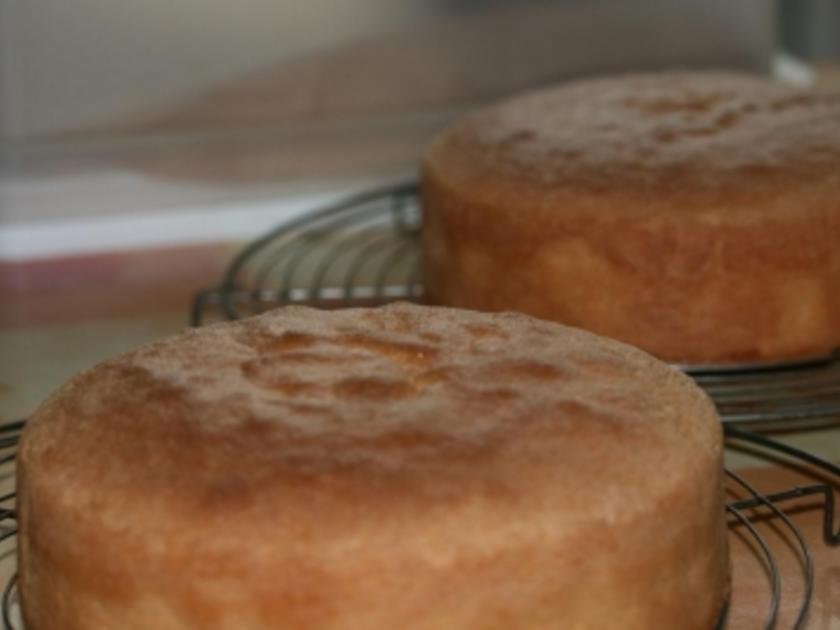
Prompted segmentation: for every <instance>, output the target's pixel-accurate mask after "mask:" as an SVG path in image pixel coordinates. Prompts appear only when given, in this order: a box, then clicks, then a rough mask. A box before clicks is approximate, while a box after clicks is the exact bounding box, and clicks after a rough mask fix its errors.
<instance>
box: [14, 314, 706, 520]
mask: <svg viewBox="0 0 840 630" xmlns="http://www.w3.org/2000/svg"><path fill="white" fill-rule="evenodd" d="M23 448H24V449H26V451H27V452H26V457H27V459H28V460H30V461H38V462H39V464H38V469H37V472H38V475H39V476H41V475H46V476H49V475H51V474H59V471H60V474H61V477H62V483H61V484H60V488H59V489H60V491H61V492H62V495H63V496H65V497H66V498H67V500H68V501H72V502H74V504H76V505H80V506H85V505H89V504H91V503H97V504H98V508H97V511H96V518H97V519H99V520H101V521H103V522H111V523H112V524H113V525H114V526H115V527H119V528H121V529H126V528H128V529H130V528H131V527H132V526H133V525H132V521H131V519H126V518H125V514H126V513H127V511H131V510H135V507H127V505H128V504H130V505H131V506H137V505H142V506H143V510H147V513H149V514H155V513H157V512H156V511H155V510H160V509H164V510H165V512H164V513H167V514H169V515H170V516H171V521H172V522H171V524H172V526H175V524H176V522H177V521H178V514H181V516H182V517H183V518H184V519H188V520H191V519H193V520H194V519H195V518H199V517H201V518H204V519H210V518H212V517H211V516H210V514H211V513H217V514H221V513H224V510H225V509H226V507H230V506H236V508H237V509H239V510H244V511H246V512H248V513H249V514H250V515H251V517H252V518H250V519H248V522H249V523H255V524H259V523H262V524H263V525H266V526H270V527H272V528H277V527H282V523H283V522H285V521H286V519H287V518H288V519H289V522H288V523H287V524H289V526H294V527H304V526H305V523H306V522H309V521H310V520H311V521H312V522H318V523H320V522H321V521H322V520H323V518H322V517H321V516H319V509H318V503H319V502H318V500H317V498H316V497H318V496H322V495H323V496H326V495H329V496H331V499H330V500H331V501H334V502H335V503H336V504H337V505H343V504H345V503H346V505H345V508H346V509H348V510H350V511H351V512H352V510H353V506H358V505H368V504H370V505H376V506H377V508H376V509H377V510H399V509H402V508H405V507H406V505H404V502H402V501H399V500H395V501H386V500H384V497H386V496H389V495H393V494H394V493H397V494H403V493H407V494H408V495H410V496H411V497H412V503H418V504H420V505H423V504H425V503H426V502H428V504H429V505H432V504H434V505H438V506H439V504H440V502H441V501H443V504H444V505H445V504H446V503H447V499H446V497H450V498H451V499H452V500H454V497H456V496H457V497H461V498H462V499H463V498H464V497H468V496H473V497H481V496H485V495H486V493H487V492H491V491H492V492H500V491H501V492H504V493H514V494H515V493H517V492H518V491H521V492H522V497H523V499H521V500H522V501H524V500H525V499H524V497H525V496H528V494H529V493H530V494H534V490H533V488H529V486H530V485H532V484H534V483H539V484H540V486H541V484H542V482H545V481H546V480H550V482H549V483H547V484H546V487H545V490H546V492H548V494H551V495H554V494H556V493H557V492H561V493H562V492H563V491H564V489H566V490H567V491H568V498H567V501H568V502H567V503H566V504H564V506H563V509H564V513H566V516H565V517H564V518H565V521H567V522H568V523H569V524H572V523H574V522H575V518H574V514H575V507H574V506H575V503H576V499H575V496H576V495H579V494H580V491H579V486H578V483H579V480H580V479H584V478H585V479H587V483H588V484H595V485H596V486H597V487H599V488H600V489H601V490H600V492H602V493H603V494H602V495H601V494H599V496H601V497H602V498H601V499H599V503H600V504H601V505H602V506H603V505H609V502H610V500H611V499H610V497H611V496H613V495H614V498H615V500H616V501H617V503H616V507H617V506H619V505H621V506H622V507H621V509H622V510H625V511H627V512H628V514H629V512H632V505H633V502H632V501H629V502H627V496H628V493H629V494H630V495H633V494H634V493H637V492H638V493H643V494H646V495H647V496H648V497H655V496H658V495H659V494H660V493H662V492H664V493H666V494H667V493H668V492H670V490H669V488H670V484H671V481H670V479H671V478H670V477H669V476H667V475H666V476H663V475H661V471H662V470H663V468H665V469H667V468H668V466H672V467H673V468H674V470H677V469H680V468H685V467H686V465H688V466H689V467H690V466H691V465H692V464H690V463H688V464H687V462H688V461H694V460H696V461H698V462H699V461H701V460H702V461H707V460H708V459H709V458H714V457H716V456H717V454H719V452H720V428H719V426H718V421H717V417H716V414H715V412H714V409H713V406H712V404H711V403H710V402H709V400H708V399H707V398H706V397H705V395H704V394H702V393H701V392H700V391H699V389H698V388H697V387H696V386H695V385H694V384H693V383H692V382H691V381H690V379H688V378H687V377H685V376H684V375H682V374H681V373H679V372H678V371H676V370H674V369H672V368H670V367H669V366H667V365H665V364H664V363H661V362H659V361H657V360H655V359H653V358H652V357H650V356H648V355H646V354H644V353H643V352H641V351H638V350H636V349H634V348H631V347H630V346H625V345H623V344H620V343H618V342H614V341H610V340H607V339H603V338H600V337H597V336H595V335H592V334H589V333H586V332H583V331H580V330H576V329H572V328H567V327H564V326H561V325H558V324H554V323H549V322H543V321H540V320H537V319H534V318H531V317H528V316H525V315H519V314H513V313H502V314H482V313H473V312H468V311H461V310H457V309H447V308H434V307H423V306H416V305H409V304H397V305H391V306H387V307H383V308H379V309H369V310H365V309H349V310H341V311H333V312H328V311H317V310H314V309H309V308H303V307H289V308H284V309H278V310H276V311H272V312H269V313H267V314H265V315H262V316H259V317H255V318H252V319H247V320H242V321H238V322H235V323H224V324H219V325H212V326H207V327H204V328H200V329H196V330H191V331H189V332H187V333H185V334H182V335H180V336H177V337H173V338H171V339H167V340H164V341H160V342H156V343H153V344H150V345H147V346H144V347H142V348H140V349H138V350H136V351H133V352H129V353H127V354H125V355H122V356H121V357H118V358H116V359H114V360H111V361H108V362H106V363H103V364H101V365H99V366H97V367H95V368H93V369H92V370H90V371H88V372H86V373H84V374H82V375H80V376H79V377H77V378H76V379H74V380H73V381H71V382H70V383H69V384H68V385H66V386H65V387H64V388H63V389H61V390H59V392H57V393H56V394H55V395H54V396H53V397H52V398H51V399H49V400H48V401H47V402H46V403H45V405H43V406H42V408H41V409H40V410H39V411H38V413H37V414H36V415H35V416H34V418H33V419H32V421H31V423H30V425H29V426H28V428H27V436H26V440H25V444H24V446H23ZM646 453H655V457H648V456H647V455H645V454H646ZM701 453H703V455H701ZM687 457H688V458H689V460H686V458H687ZM692 458H693V459H692ZM616 467H618V469H619V470H620V472H621V474H620V475H617V474H616ZM627 479H633V480H636V481H637V483H635V484H631V485H629V486H627V485H626V483H625V482H626V480H627ZM138 480H142V482H140V483H138ZM538 480H543V481H542V482H539V481H538ZM575 480H577V481H575ZM91 488H93V489H95V492H94V491H93V490H91ZM526 490H527V492H526ZM537 494H539V493H537ZM584 494H586V495H587V497H588V492H587V493H584ZM275 495H276V496H275ZM97 496H100V497H101V496H108V497H112V499H111V500H109V501H107V502H104V501H102V500H101V499H97ZM121 497H122V498H121ZM619 497H621V501H620V502H618V498H619ZM473 500H476V499H473ZM580 500H581V501H583V503H582V504H581V509H583V507H584V506H586V505H588V504H589V503H590V498H586V500H584V498H583V496H581V498H580ZM138 502H140V503H138ZM604 502H605V503H604ZM281 505H282V506H283V509H282V510H280V512H279V513H278V509H277V508H278V506H281ZM272 506H273V507H272ZM400 506H402V508H401V507H400ZM520 507H522V506H520ZM411 509H417V508H416V505H415V506H414V507H412V508H411ZM598 509H603V508H602V507H599V508H598ZM82 511H83V512H84V514H88V513H91V514H92V512H85V511H84V510H82ZM135 511H136V510H135ZM583 511H584V512H585V511H586V510H583ZM608 511H609V510H608ZM340 512H341V509H337V513H340ZM345 516H346V515H345ZM80 518H86V517H85V516H81V515H80ZM338 520H340V519H338ZM301 523H303V524H304V525H301ZM310 524H311V523H310ZM165 526H166V525H165V524H161V527H165ZM319 526H321V527H326V526H328V524H323V523H321V524H320V525H319ZM562 526H563V525H562V524H559V525H558V527H561V528H562ZM272 531H273V530H272Z"/></svg>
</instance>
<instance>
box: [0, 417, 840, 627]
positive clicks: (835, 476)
mask: <svg viewBox="0 0 840 630" xmlns="http://www.w3.org/2000/svg"><path fill="white" fill-rule="evenodd" d="M23 425H24V423H23V422H14V423H10V424H6V425H0V464H2V465H9V464H11V463H12V462H13V461H14V458H15V455H16V447H17V443H18V439H19V437H20V432H21V430H22V428H23ZM726 435H727V446H728V447H732V448H737V447H738V445H739V444H740V445H743V444H747V445H750V446H751V447H753V448H758V449H761V450H762V451H763V452H764V453H766V454H768V456H772V457H775V456H786V457H789V458H791V460H792V461H794V462H795V463H796V464H800V465H802V464H805V465H808V466H809V467H810V469H811V470H813V471H815V473H817V474H819V473H822V474H824V475H827V476H829V477H830V478H831V479H832V480H833V481H827V482H819V483H811V484H808V485H801V486H796V487H793V488H785V489H781V490H776V491H772V492H762V491H760V490H759V489H757V488H755V487H754V486H753V485H752V484H750V483H749V482H748V481H747V480H745V479H744V478H743V477H741V476H739V475H737V474H736V473H734V472H732V471H727V475H728V477H729V480H730V490H731V491H732V492H733V493H736V494H738V495H740V496H739V497H738V498H735V499H733V500H731V501H730V502H729V503H728V504H727V505H726V511H727V512H728V513H729V514H730V515H731V517H732V520H731V522H730V527H732V528H743V529H744V530H745V531H746V532H747V534H748V535H749V536H750V538H751V539H752V540H753V541H755V544H756V545H757V547H756V549H757V553H756V554H755V555H754V556H753V562H755V563H757V564H760V565H762V567H763V570H764V571H765V572H766V575H767V587H768V591H769V594H768V605H767V612H766V617H765V622H764V626H763V627H764V628H765V629H766V630H778V629H779V627H780V626H779V621H780V610H781V605H782V603H783V602H785V601H786V600H785V598H786V597H789V596H790V590H789V589H787V588H786V585H787V584H788V583H789V582H798V583H799V587H798V589H796V590H797V592H798V593H800V595H799V601H798V603H797V604H796V605H795V607H796V612H795V618H794V619H793V620H792V621H791V625H790V626H789V627H790V628H792V629H793V630H801V629H802V628H804V627H805V623H806V621H807V619H808V614H809V612H810V608H811V603H812V600H813V593H814V584H815V576H814V562H813V559H812V553H811V549H810V548H809V546H808V544H807V542H806V540H805V537H804V535H803V534H802V532H801V531H800V529H799V527H797V525H796V524H795V523H794V522H793V519H792V518H791V517H790V516H789V515H788V513H786V512H785V511H784V510H783V509H782V507H780V505H781V504H784V503H786V502H790V501H795V500H798V499H802V498H805V497H814V496H817V497H821V498H822V510H823V513H822V518H823V528H822V529H823V537H824V539H825V542H826V543H827V544H830V545H838V544H840V531H838V529H837V526H836V524H835V505H836V504H835V492H834V485H836V484H837V483H840V467H838V466H836V465H834V464H832V463H831V462H827V461H825V460H822V459H820V458H818V457H815V456H813V455H811V454H809V453H806V452H804V451H801V450H799V449H796V448H794V447H791V446H788V445H785V444H782V443H780V442H777V441H775V440H772V439H770V438H767V437H765V436H763V435H760V434H757V433H753V432H749V431H745V430H743V429H739V428H736V427H735V426H728V427H726ZM14 498H15V495H14V493H13V492H10V493H7V494H5V495H3V496H2V497H0V503H2V505H3V507H2V509H0V541H6V542H9V541H12V542H13V539H14V537H15V535H16V533H17V521H16V514H15V508H14ZM768 516H770V517H772V518H773V520H774V521H776V522H778V523H779V524H781V526H782V527H783V528H784V530H785V531H786V535H785V538H784V540H783V541H782V542H779V541H778V540H775V541H774V540H770V539H769V538H768V536H767V535H766V534H764V533H762V531H761V529H760V527H761V526H760V523H761V522H762V520H764V519H766V518H767V517H768ZM790 544H793V545H795V547H796V553H797V554H798V557H799V565H800V567H801V575H796V572H787V573H786V572H785V571H783V570H782V569H781V568H780V562H779V560H778V559H777V557H778V554H779V549H780V547H782V546H788V545H790ZM13 561H14V560H13V556H11V555H6V556H3V557H2V559H0V563H6V567H7V568H8V566H9V565H8V563H13ZM736 569H737V567H736ZM739 605H740V602H739V601H737V599H735V600H733V601H731V602H728V603H727V605H726V607H725V608H724V610H723V612H722V614H721V617H720V621H719V622H718V624H717V630H737V628H733V627H731V624H730V621H729V619H730V616H731V614H732V611H733V610H737V608H738V606H739ZM2 623H3V630H23V624H22V622H21V617H20V610H19V602H18V596H17V590H16V576H14V575H13V576H12V577H11V578H10V579H9V580H8V581H7V583H6V585H5V588H4V590H3V596H2Z"/></svg>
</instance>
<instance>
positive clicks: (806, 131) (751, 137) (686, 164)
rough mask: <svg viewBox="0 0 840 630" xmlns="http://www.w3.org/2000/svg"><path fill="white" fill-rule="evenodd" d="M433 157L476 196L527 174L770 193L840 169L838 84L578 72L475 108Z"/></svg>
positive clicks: (566, 183)
mask: <svg viewBox="0 0 840 630" xmlns="http://www.w3.org/2000/svg"><path fill="white" fill-rule="evenodd" d="M426 157H427V159H426V166H427V168H432V169H434V171H435V173H437V174H438V176H439V177H441V179H442V180H443V181H447V182H450V183H451V184H453V185H457V186H459V187H460V186H474V187H475V188H478V189H479V190H476V191H475V194H476V195H478V196H479V197H481V196H482V195H483V194H484V195H488V196H492V195H494V194H496V191H497V189H498V188H500V187H501V186H505V185H507V184H513V185H516V184H521V183H525V184H527V185H528V186H531V187H534V188H538V189H541V190H543V191H545V190H552V189H559V188H564V189H572V190H579V191H581V190H582V191H591V192H595V193H598V192H603V191H606V190H609V191H620V192H626V191H632V192H633V193H636V194H638V193H640V192H641V193H643V192H644V191H645V190H651V191H653V192H662V191H665V192H668V191H673V190H678V191H682V192H684V193H687V195H690V194H693V193H696V194H700V195H709V194H711V195H720V194H726V193H732V191H734V190H738V189H745V188H746V189H750V190H751V192H752V194H755V193H757V192H769V193H773V192H778V191H783V190H785V189H786V187H789V186H790V185H791V183H792V182H796V181H800V180H807V181H809V182H811V181H815V180H818V179H820V178H825V177H833V178H835V179H836V178H837V177H840V175H838V173H840V95H829V94H820V93H816V92H812V91H806V90H802V89H799V88H795V87H791V86H789V85H785V84H782V83H778V82H775V81H771V80H769V79H765V78H761V77H758V76H754V75H748V74H737V73H727V72H666V73H656V74H636V75H625V76H618V77H610V78H603V79H588V80H581V81H573V82H570V83H566V84H563V85H560V86H557V87H553V88H549V89H544V90H540V91H534V92H531V93H527V94H525V95H522V96H517V97H514V98H511V99H509V100H507V101H505V102H502V103H501V104H499V105H497V106H494V107H491V108H489V109H486V110H483V111H480V112H478V113H476V114H474V115H472V116H470V117H467V118H466V119H465V120H464V121H463V122H461V123H458V124H456V125H454V126H453V127H452V128H451V129H450V130H449V131H448V132H447V133H445V134H443V135H442V136H441V137H440V138H439V139H438V140H437V141H436V142H435V143H434V144H433V145H432V147H431V149H430V150H429V152H428V153H427V156H426ZM488 188H489V190H487V189H488ZM481 189H484V190H481ZM520 192H521V188H520ZM689 206H690V204H689Z"/></svg>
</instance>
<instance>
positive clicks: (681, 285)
mask: <svg viewBox="0 0 840 630" xmlns="http://www.w3.org/2000/svg"><path fill="white" fill-rule="evenodd" d="M423 203H424V239H425V255H426V259H425V260H426V263H425V264H426V270H425V283H426V288H427V292H428V294H429V296H430V298H431V301H433V302H437V303H442V304H448V305H452V306H460V307H468V308H476V309H479V310H489V311H495V310H508V309H512V310H519V311H523V312H526V313H530V314H532V315H536V316H538V317H543V318H546V319H552V320H556V321H559V322H562V323H566V324H570V325H575V326H581V327H584V328H587V329H590V330H592V331H594V332H597V333H600V334H603V335H607V336H610V337H614V338H617V339H620V340H622V341H625V342H628V343H631V344H633V345H636V346H638V347H641V348H642V349H644V350H647V351H649V352H651V353H652V354H654V355H656V356H658V357H660V358H663V359H666V360H670V361H676V362H685V363H732V362H767V361H777V360H787V359H799V358H805V357H809V356H813V355H820V354H825V353H828V352H830V351H832V350H834V349H835V348H837V347H838V346H840V291H838V290H837V289H838V287H840V247H838V244H840V95H833V96H832V95H820V94H817V93H812V92H808V91H803V90H800V89H796V88H793V87H789V86H785V85H782V84H779V83H775V82H773V81H771V80H768V79H763V78H759V77H755V76H751V75H741V74H729V73H715V72H685V73H662V74H642V75H628V76H620V77H615V78H603V79H592V80H583V81H579V82H572V83H569V84H566V85H562V86H560V87H556V88H552V89H548V90H544V91H537V92H533V93H529V94H525V95H523V96H520V97H516V98H513V99H512V100H509V101H507V102H503V103H501V104H499V105H497V106H495V107H492V108H490V109H487V110H485V111H481V112H478V113H476V114H474V115H472V116H470V117H467V118H466V119H465V120H463V121H462V122H460V123H458V124H456V125H454V126H453V127H452V128H450V129H449V130H447V131H445V132H444V133H443V134H442V135H441V136H440V137H438V138H437V139H436V140H435V141H434V142H433V143H432V145H431V146H430V147H429V149H428V151H427V153H426V156H425V161H424V167H423Z"/></svg>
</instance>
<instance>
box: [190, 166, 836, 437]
mask: <svg viewBox="0 0 840 630" xmlns="http://www.w3.org/2000/svg"><path fill="white" fill-rule="evenodd" d="M421 230H422V212H421V207H420V195H419V189H418V185H417V184H416V183H415V182H407V183H401V184H396V185H392V186H387V187H384V188H381V189H377V190H371V191H368V192H364V193H361V194H359V195H356V196H353V197H350V198H349V199H347V200H345V201H343V202H341V203H337V204H335V205H333V206H329V207H326V208H324V209H322V210H321V211H319V212H316V213H314V214H311V215H308V216H306V217H304V218H302V219H299V220H297V221H293V222H291V223H288V224H285V225H281V226H279V227H278V228H277V229H275V230H274V231H272V232H270V233H268V234H266V235H265V236H264V237H263V238H260V239H259V240H256V241H254V242H253V243H251V244H250V245H248V246H247V247H245V248H244V249H243V250H242V252H241V253H240V254H239V255H238V256H237V257H236V258H235V259H234V260H233V262H232V263H231V265H230V267H229V268H228V270H227V272H226V273H225V275H224V278H223V279H222V281H221V283H220V284H219V286H218V287H215V288H213V289H211V290H207V291H202V292H201V293H199V294H198V295H197V296H196V298H195V300H194V303H193V308H192V318H191V319H192V323H193V325H199V324H201V323H202V322H203V321H205V320H207V319H209V318H212V317H216V318H218V317H221V318H224V319H236V318H239V317H242V316H246V315H253V314H256V313H260V312H262V311H264V310H266V309H268V308H271V307H275V306H280V305H286V304H308V305H313V306H318V307H322V308H333V307H342V306H351V305H353V306H372V305H376V304H382V303H385V302H388V301H392V300H395V299H403V300H420V299H421V298H422V295H423V287H422V279H421V273H420V266H421V265H420V263H421V247H420V233H421ZM680 367H681V368H683V369H685V371H687V372H688V373H689V374H691V375H692V376H693V377H694V379H695V380H696V381H697V382H698V384H699V385H700V386H701V387H703V388H704V389H705V390H706V392H707V393H708V394H709V395H710V396H711V397H712V399H713V400H714V401H715V402H716V403H717V406H718V411H719V412H720V414H721V417H722V418H723V420H724V422H731V423H738V424H740V425H743V424H747V423H749V424H752V425H769V424H778V423H785V424H788V423H791V422H796V423H798V424H799V425H802V424H805V423H821V422H825V421H834V420H836V419H837V418H840V356H838V355H830V356H825V357H815V358H812V359H810V360H807V361H800V362H798V363H783V364H775V365H769V364H764V365H735V366H731V365H730V366H680Z"/></svg>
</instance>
